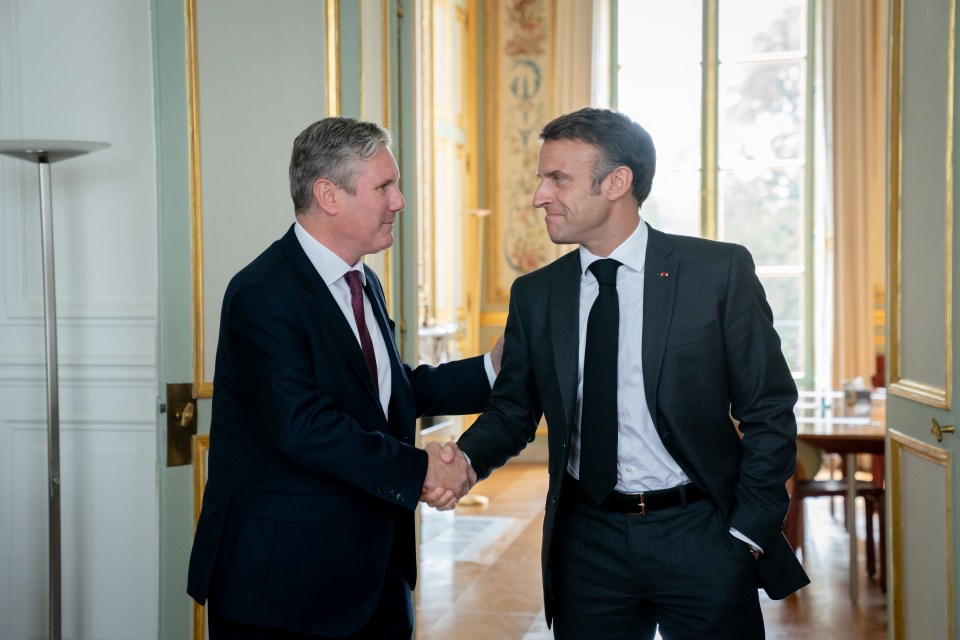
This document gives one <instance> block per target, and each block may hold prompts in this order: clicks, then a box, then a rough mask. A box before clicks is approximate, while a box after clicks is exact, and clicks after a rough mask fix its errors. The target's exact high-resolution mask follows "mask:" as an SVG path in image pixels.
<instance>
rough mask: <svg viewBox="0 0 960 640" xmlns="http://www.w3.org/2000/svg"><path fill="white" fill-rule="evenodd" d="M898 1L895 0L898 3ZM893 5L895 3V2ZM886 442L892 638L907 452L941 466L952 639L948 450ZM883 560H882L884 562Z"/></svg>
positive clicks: (895, 435) (899, 595)
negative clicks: (900, 510) (888, 480)
mask: <svg viewBox="0 0 960 640" xmlns="http://www.w3.org/2000/svg"><path fill="white" fill-rule="evenodd" d="M901 1H902V0H897V2H901ZM895 4H896V2H895ZM888 432H889V436H890V441H889V443H888V446H887V451H888V455H889V456H890V482H889V483H888V490H889V491H890V503H889V504H890V533H891V535H890V536H888V539H889V540H890V541H891V556H892V558H891V564H892V568H891V572H890V578H889V580H888V583H889V584H891V585H892V599H891V601H892V603H893V607H892V610H891V612H890V613H891V622H892V627H893V637H894V638H906V637H907V633H906V628H905V622H906V620H905V614H904V610H903V606H904V593H903V589H904V584H903V581H902V579H901V576H902V575H903V544H904V540H903V518H902V517H901V514H900V512H899V511H898V508H899V506H900V505H901V504H903V493H902V480H903V464H902V461H903V452H904V451H909V452H910V453H912V454H914V455H917V456H919V457H921V458H923V459H924V460H927V461H929V462H931V463H933V464H936V465H939V466H942V467H944V469H945V474H946V478H945V480H944V484H945V487H944V489H945V494H946V504H944V518H945V523H946V531H945V536H946V543H947V549H946V556H947V559H946V563H945V564H946V574H947V575H946V578H947V593H946V594H945V597H946V602H947V616H946V619H947V629H948V633H947V637H948V638H952V637H953V607H954V595H953V500H952V496H953V490H952V489H953V472H952V465H951V461H950V451H948V450H946V449H941V448H939V447H935V446H933V445H930V444H927V443H925V442H922V441H920V440H917V439H916V438H912V437H910V436H908V435H906V434H904V433H902V432H900V431H897V430H896V429H889V430H888ZM884 561H885V560H884Z"/></svg>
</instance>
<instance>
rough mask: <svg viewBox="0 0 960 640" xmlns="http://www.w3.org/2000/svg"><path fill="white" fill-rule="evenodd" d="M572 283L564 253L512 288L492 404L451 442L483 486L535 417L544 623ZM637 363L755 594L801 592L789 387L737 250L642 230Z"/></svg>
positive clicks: (571, 393)
mask: <svg viewBox="0 0 960 640" xmlns="http://www.w3.org/2000/svg"><path fill="white" fill-rule="evenodd" d="M641 224H643V223H642V222H641ZM580 274H581V271H580V256H579V252H577V251H574V252H571V253H569V254H567V255H566V256H563V257H561V258H559V259H558V260H556V261H554V262H553V263H551V264H549V265H547V266H546V267H543V268H542V269H539V270H537V271H534V272H533V273H530V274H527V275H525V276H523V277H521V278H518V279H517V280H516V281H515V282H514V284H513V287H512V290H511V293H510V311H509V315H508V317H507V327H506V332H505V334H504V346H505V349H504V353H503V361H502V368H501V370H500V373H499V375H498V376H497V381H496V384H495V385H494V389H493V393H492V394H491V397H490V406H489V407H488V409H487V411H486V412H485V413H484V414H483V415H482V416H480V418H479V419H478V420H477V421H476V422H475V423H474V424H473V425H472V426H471V427H470V428H469V429H468V430H467V431H466V432H465V433H464V434H463V435H462V436H461V438H460V441H459V444H460V447H461V448H462V449H463V451H464V452H465V453H466V454H467V455H468V456H469V457H470V460H471V462H472V464H473V468H474V470H475V471H476V472H477V474H478V476H479V477H480V478H484V477H486V476H487V475H489V474H490V472H491V471H492V470H493V469H496V468H497V467H499V466H501V465H502V464H504V463H505V462H506V461H507V460H508V459H509V458H510V457H512V456H514V455H516V454H517V453H518V452H519V451H520V450H522V449H523V447H524V446H526V444H527V442H529V441H532V440H533V438H534V435H535V433H536V429H537V424H538V423H539V421H540V418H541V416H545V417H546V422H547V425H548V427H549V430H548V440H549V445H548V446H549V469H550V485H549V490H548V492H547V504H546V516H545V518H544V531H543V551H542V558H541V560H542V569H543V584H544V600H545V610H546V615H547V620H548V622H549V621H550V620H551V619H552V608H553V603H552V597H551V591H552V585H551V582H550V562H549V555H550V544H551V539H552V536H553V532H554V522H555V518H556V510H557V504H558V503H559V499H560V488H561V483H562V480H563V478H564V476H565V473H566V469H567V461H568V459H569V450H570V447H569V445H570V441H571V436H572V433H573V429H574V427H575V425H576V423H577V419H578V417H577V415H576V399H577V381H578V372H579V363H578V360H579V357H578V353H579V352H578V344H579V326H578V325H579V300H580ZM641 354H642V356H641V357H642V360H643V380H644V386H645V389H644V392H645V394H646V399H647V406H648V407H649V408H650V414H651V416H652V417H653V421H654V425H655V426H656V429H657V433H658V434H659V435H660V439H661V440H662V441H663V444H664V446H665V447H666V449H667V451H669V452H670V455H671V456H673V458H674V460H676V462H677V464H679V465H680V467H681V468H682V469H683V470H684V472H685V473H686V474H687V476H688V477H689V478H690V479H691V480H692V481H693V482H694V484H696V485H697V487H699V488H700V489H703V490H704V491H705V492H706V493H707V494H708V495H709V496H710V498H711V499H712V500H713V501H714V502H715V503H716V504H717V505H718V506H719V508H720V509H721V510H722V511H723V513H724V515H725V516H726V518H727V520H728V524H729V525H730V526H733V527H735V528H736V529H738V530H739V531H741V532H742V533H743V534H744V535H746V536H747V537H749V538H750V539H751V540H753V541H754V542H756V543H757V544H759V545H760V546H761V547H762V548H763V550H764V554H763V556H761V559H760V560H759V561H758V562H757V572H758V583H759V584H760V585H761V586H763V587H764V589H765V590H766V591H767V593H768V595H770V597H772V598H783V597H786V596H787V595H789V594H790V593H792V592H793V591H795V590H796V589H799V588H800V587H802V586H803V585H805V584H807V583H808V582H809V580H808V579H807V577H806V574H805V573H804V571H803V568H802V567H801V565H800V563H799V561H798V560H797V558H796V556H795V555H794V554H793V550H792V549H791V548H790V545H789V544H788V543H787V541H786V539H785V538H784V537H783V535H782V533H781V530H782V528H783V522H784V518H785V517H786V513H787V507H788V506H789V502H790V499H789V496H788V494H787V491H786V489H785V483H786V481H787V479H789V478H790V477H791V476H792V475H793V470H794V467H795V465H796V434H797V425H796V418H795V416H794V413H793V408H794V405H795V404H796V401H797V387H796V384H795V383H794V381H793V377H792V376H791V374H790V370H789V368H788V367H787V364H786V361H785V360H784V357H783V353H782V352H781V348H780V338H779V336H778V335H777V332H776V331H775V330H774V328H773V315H772V313H771V311H770V306H769V305H768V304H767V301H766V297H765V295H764V292H763V288H762V287H761V285H760V281H759V279H758V278H757V276H756V272H755V268H754V264H753V259H752V258H751V256H750V254H749V252H748V251H747V250H746V249H744V248H743V247H741V246H738V245H734V244H728V243H722V242H714V241H710V240H703V239H700V238H691V237H686V236H678V235H669V234H665V233H662V232H659V231H656V230H655V229H652V228H650V229H649V236H648V240H647V254H646V258H645V260H644V290H643V336H642V344H641ZM731 416H733V417H734V418H736V419H737V420H739V422H740V430H741V431H742V433H743V439H742V441H741V439H740V437H739V436H738V434H737V431H736V429H735V428H734V426H733V423H732V421H731Z"/></svg>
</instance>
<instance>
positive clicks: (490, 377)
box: [483, 353, 497, 389]
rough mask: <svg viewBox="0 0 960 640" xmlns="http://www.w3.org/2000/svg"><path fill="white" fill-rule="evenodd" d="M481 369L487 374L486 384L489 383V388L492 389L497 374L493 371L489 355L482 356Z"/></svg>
mask: <svg viewBox="0 0 960 640" xmlns="http://www.w3.org/2000/svg"><path fill="white" fill-rule="evenodd" d="M483 369H484V371H486V372H487V382H489V383H490V388H491V389H493V383H494V382H495V381H496V379H497V372H496V371H494V370H493V360H491V359H490V354H489V353H485V354H483Z"/></svg>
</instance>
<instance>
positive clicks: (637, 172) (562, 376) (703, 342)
mask: <svg viewBox="0 0 960 640" xmlns="http://www.w3.org/2000/svg"><path fill="white" fill-rule="evenodd" d="M541 138H542V139H543V145H542V146H541V148H540V163H539V167H538V177H539V180H540V182H539V186H538V187H537V189H536V191H535V193H534V196H533V205H534V206H535V207H538V208H542V209H543V210H544V219H545V223H546V227H547V233H548V234H549V235H550V239H551V240H552V241H553V242H555V243H562V244H579V245H580V246H579V250H578V251H573V252H570V253H568V254H567V255H565V256H563V257H561V258H559V259H558V260H556V261H555V262H553V263H552V264H549V265H547V266H545V267H544V268H542V269H539V270H537V271H534V272H533V273H530V274H527V275H525V276H522V277H520V278H518V279H517V280H516V281H515V282H514V284H513V287H512V290H511V293H510V310H509V314H508V316H507V326H506V332H505V335H504V337H505V341H504V345H505V350H504V354H503V368H502V370H501V371H500V374H499V375H498V377H497V381H496V385H495V386H494V390H493V393H492V394H491V397H490V405H489V407H488V409H487V411H486V412H485V413H484V414H483V415H482V416H480V418H479V419H478V420H477V422H475V423H474V424H473V426H471V427H470V428H469V429H468V430H467V431H466V432H465V433H464V434H463V435H462V436H461V438H460V440H459V447H460V449H461V450H462V451H463V453H466V455H467V457H468V458H469V459H470V461H471V463H472V466H473V469H474V470H476V472H477V475H478V476H479V477H480V478H484V477H486V476H487V475H489V474H490V472H491V471H492V470H493V469H496V468H497V467H499V466H501V465H503V464H504V463H505V462H506V461H507V460H508V459H509V458H510V457H511V456H514V455H516V454H517V453H518V452H519V451H520V450H521V449H523V447H524V446H526V444H527V443H528V442H529V441H531V440H533V438H534V435H535V433H536V430H537V425H538V423H539V421H540V419H541V417H546V422H547V425H548V429H549V431H548V434H549V435H548V438H549V472H550V485H549V490H548V493H547V500H546V515H545V519H544V531H543V553H542V571H543V587H544V605H545V612H546V616H547V622H548V624H550V623H551V622H552V623H553V626H554V633H555V635H556V637H557V638H560V639H566V640H581V639H583V638H591V639H592V640H607V639H621V638H622V639H627V638H630V639H650V640H652V638H653V637H654V634H655V632H656V630H657V627H658V626H659V628H660V633H661V634H662V636H663V638H665V639H670V640H676V639H684V638H685V639H691V640H692V639H697V640H700V639H702V638H709V639H710V640H721V639H730V640H734V639H736V640H746V639H754V638H762V637H763V635H764V630H763V619H762V616H761V611H760V603H759V599H758V595H757V588H758V587H762V588H764V589H765V590H766V591H767V593H768V595H770V597H772V598H783V597H786V596H787V595H789V594H790V593H792V592H793V591H795V590H796V589H798V588H800V587H802V586H803V585H805V584H807V582H809V581H808V579H807V577H806V575H805V574H804V572H803V569H802V567H801V566H800V564H799V562H798V560H797V558H796V556H795V555H794V554H793V550H792V549H791V548H790V545H789V544H788V543H787V541H786V539H785V538H784V537H783V535H782V533H781V529H782V527H783V521H784V517H785V515H786V513H787V506H788V504H789V497H788V495H787V492H786V490H785V487H784V485H785V482H786V481H787V479H788V478H790V476H791V475H792V474H793V470H794V465H795V458H796V420H795V417H794V413H793V407H794V404H795V403H796V400H797V389H796V385H795V384H794V381H793V378H792V376H791V374H790V370H789V368H788V367H787V364H786V362H785V360H784V357H783V354H782V352H781V348H780V339H779V337H778V336H777V332H776V331H775V330H774V327H773V316H772V313H771V311H770V306H769V305H768V304H767V301H766V297H765V295H764V291H763V287H762V286H761V285H760V281H759V279H758V278H757V275H756V272H755V269H754V265H753V260H752V258H751V256H750V254H749V252H748V251H747V250H746V249H744V248H743V247H741V246H738V245H734V244H728V243H721V242H714V241H710V240H704V239H700V238H690V237H684V236H677V235H669V234H665V233H661V232H659V231H657V230H656V229H653V228H651V227H649V226H648V225H647V224H646V223H645V222H644V221H643V220H642V219H641V218H640V215H639V209H640V206H641V205H642V204H643V201H644V200H645V199H646V197H647V195H648V194H649V193H650V188H651V183H652V180H653V174H654V170H655V167H656V159H655V158H656V156H655V151H654V146H653V141H652V139H651V138H650V135H649V134H648V133H647V132H646V130H644V129H643V127H641V126H640V125H638V124H636V123H635V122H632V121H631V120H630V119H629V118H627V117H626V116H624V115H623V114H619V113H615V112H612V111H607V110H601V109H583V110H580V111H577V112H574V113H570V114H566V115H564V116H561V117H559V118H557V119H555V120H554V121H552V122H550V123H549V124H547V126H546V127H544V129H543V131H542V132H541ZM601 299H603V300H604V301H606V302H603V303H602V304H601ZM597 306H599V307H600V308H602V309H603V314H604V315H603V316H602V318H603V321H602V322H601V323H599V325H598V327H597V331H596V332H593V331H591V326H592V325H593V324H594V318H593V315H594V307H597ZM611 314H612V315H611ZM598 317H601V316H598ZM607 339H611V341H610V343H609V348H607V349H606V350H605V351H604V350H602V349H601V350H596V351H595V350H594V348H593V347H592V346H591V345H592V344H598V345H599V344H604V343H606V342H608V340H607ZM598 354H599V355H598ZM593 361H597V362H599V363H600V366H596V367H594V366H593V365H592V362H593ZM588 371H589V374H588ZM598 380H600V381H601V382H602V383H601V382H598ZM731 417H732V418H733V419H735V420H736V421H738V422H739V430H740V433H738V431H737V428H735V425H734V421H733V420H732V419H731ZM741 434H742V438H741ZM449 449H453V445H451V446H450V447H449ZM445 451H446V449H445Z"/></svg>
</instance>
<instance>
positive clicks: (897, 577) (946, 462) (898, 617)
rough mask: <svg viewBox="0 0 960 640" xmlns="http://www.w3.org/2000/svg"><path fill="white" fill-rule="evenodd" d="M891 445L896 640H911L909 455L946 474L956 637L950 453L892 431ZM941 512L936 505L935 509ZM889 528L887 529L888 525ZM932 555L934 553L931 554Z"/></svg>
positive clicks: (949, 618)
mask: <svg viewBox="0 0 960 640" xmlns="http://www.w3.org/2000/svg"><path fill="white" fill-rule="evenodd" d="M888 433H889V437H890V440H889V443H888V446H887V451H888V455H889V456H890V481H889V483H888V486H887V488H888V491H890V502H889V504H890V533H891V535H890V536H888V539H889V540H890V541H891V546H892V550H891V565H892V567H891V572H890V579H889V580H888V584H891V585H892V589H893V594H892V596H893V597H892V602H893V609H892V611H891V622H892V625H891V626H892V628H893V637H894V638H908V637H910V636H908V635H907V630H906V611H905V609H904V605H905V593H904V589H905V585H904V579H903V577H904V575H905V574H904V544H905V541H904V523H905V518H904V516H903V513H902V510H901V508H902V506H903V504H904V500H905V499H907V497H906V496H905V495H904V489H903V481H904V475H903V456H904V454H905V453H908V454H911V455H914V456H917V457H919V458H921V459H923V460H925V461H927V462H930V463H931V464H934V465H937V466H939V467H943V469H944V473H945V481H944V482H945V487H944V494H945V496H946V498H945V503H944V505H943V514H944V518H945V523H946V531H945V536H946V544H947V548H946V550H945V553H946V562H945V566H946V581H947V585H946V587H947V592H946V593H945V594H943V596H944V597H945V599H946V603H947V615H946V626H947V628H948V630H949V632H948V634H947V637H948V638H952V637H953V608H954V603H955V602H956V600H955V598H954V593H953V566H954V564H953V542H952V541H953V498H952V496H953V491H952V487H953V471H952V465H951V459H950V452H949V451H948V450H946V449H941V448H939V447H935V446H933V445H930V444H927V443H925V442H921V441H920V440H917V439H915V438H911V437H910V436H908V435H906V434H904V433H902V432H900V431H897V430H896V429H890V430H889V431H888ZM932 508H933V509H934V510H937V508H936V505H934V506H933V507H932ZM884 526H885V525H884ZM931 551H932V550H931Z"/></svg>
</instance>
